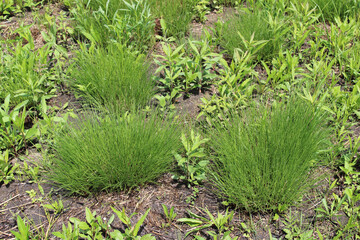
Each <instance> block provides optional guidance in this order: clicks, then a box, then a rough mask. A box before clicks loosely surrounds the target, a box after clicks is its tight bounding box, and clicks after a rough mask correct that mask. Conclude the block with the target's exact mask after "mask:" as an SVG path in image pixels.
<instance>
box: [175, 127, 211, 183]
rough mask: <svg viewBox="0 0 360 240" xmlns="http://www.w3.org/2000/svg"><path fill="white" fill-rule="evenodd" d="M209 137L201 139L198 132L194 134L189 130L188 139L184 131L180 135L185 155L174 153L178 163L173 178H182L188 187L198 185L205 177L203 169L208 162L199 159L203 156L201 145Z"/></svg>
mask: <svg viewBox="0 0 360 240" xmlns="http://www.w3.org/2000/svg"><path fill="white" fill-rule="evenodd" d="M207 141H209V139H207V138H205V139H201V136H200V134H195V132H194V131H193V130H191V134H190V138H189V139H188V138H187V137H186V135H185V133H182V135H181V142H182V144H183V147H184V148H185V154H184V155H185V156H184V157H183V156H181V155H180V154H178V153H177V154H175V159H176V161H177V165H178V168H179V169H178V170H179V172H178V173H175V174H174V176H173V178H174V179H180V180H184V181H186V182H187V183H188V187H189V188H190V187H191V186H192V185H198V184H199V183H200V182H201V181H203V180H205V179H206V175H205V169H206V166H207V165H208V164H209V161H208V160H201V161H200V160H199V159H201V158H204V157H205V156H206V154H205V153H204V148H202V147H201V145H203V144H205V143H206V142H207Z"/></svg>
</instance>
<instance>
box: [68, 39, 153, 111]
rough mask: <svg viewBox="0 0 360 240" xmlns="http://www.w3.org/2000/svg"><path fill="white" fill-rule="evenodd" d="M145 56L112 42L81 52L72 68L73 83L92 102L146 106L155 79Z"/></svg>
mask: <svg viewBox="0 0 360 240" xmlns="http://www.w3.org/2000/svg"><path fill="white" fill-rule="evenodd" d="M148 71H149V65H148V64H147V63H146V60H145V56H143V55H139V56H137V55H135V54H132V53H131V52H129V51H128V50H127V49H125V48H124V47H121V46H120V47H119V46H115V45H110V46H108V47H107V48H98V49H94V50H93V51H92V50H90V51H87V50H82V51H80V52H79V54H78V57H77V60H76V63H75V68H74V69H72V71H71V76H72V78H73V79H74V82H73V83H72V85H73V86H74V87H76V88H77V89H78V90H79V93H80V95H81V96H83V97H84V98H85V99H86V101H87V102H88V103H90V104H93V105H97V106H101V107H105V108H106V109H108V110H109V111H123V110H129V109H130V108H131V107H133V106H135V107H143V106H145V105H146V103H147V102H148V101H149V100H150V98H151V97H152V96H153V90H154V82H153V81H152V80H150V79H151V78H150V77H149V74H148Z"/></svg>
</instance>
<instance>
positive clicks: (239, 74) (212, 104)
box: [198, 51, 260, 125]
mask: <svg viewBox="0 0 360 240" xmlns="http://www.w3.org/2000/svg"><path fill="white" fill-rule="evenodd" d="M252 56H253V55H252V54H250V53H245V54H240V53H239V51H236V52H235V54H234V58H233V60H232V61H231V63H230V64H228V63H227V62H226V61H225V59H220V60H219V63H218V64H219V65H220V66H221V69H220V70H219V81H216V82H215V86H216V88H217V91H218V93H217V94H213V95H212V96H211V97H204V98H201V101H202V102H203V104H202V105H200V108H201V112H200V114H199V115H198V118H200V117H203V116H204V117H205V120H206V122H207V123H208V124H209V125H211V122H212V121H214V120H220V121H222V120H224V119H227V118H228V115H229V113H230V112H232V113H234V112H235V111H240V110H241V109H243V108H244V107H246V106H248V105H249V101H250V100H251V98H252V96H253V93H254V92H255V90H256V89H255V88H256V87H257V86H256V85H255V84H254V83H253V82H254V78H255V76H256V72H255V71H254V66H253V63H252V61H251V58H252ZM259 90H260V89H259Z"/></svg>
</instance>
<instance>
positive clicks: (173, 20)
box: [150, 0, 195, 39]
mask: <svg viewBox="0 0 360 240" xmlns="http://www.w3.org/2000/svg"><path fill="white" fill-rule="evenodd" d="M150 2H152V5H151V6H152V9H153V12H154V15H155V16H156V17H158V18H161V19H162V20H163V21H164V22H165V24H166V36H167V37H174V38H175V39H181V38H182V37H185V36H186V35H187V33H188V30H189V28H190V23H191V20H192V19H193V15H194V13H193V9H194V6H195V4H194V1H193V0H168V1H163V0H150ZM163 33H164V29H163Z"/></svg>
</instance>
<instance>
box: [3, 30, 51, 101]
mask: <svg viewBox="0 0 360 240" xmlns="http://www.w3.org/2000/svg"><path fill="white" fill-rule="evenodd" d="M30 27H31V25H28V26H21V27H20V28H18V29H17V30H16V31H15V33H18V34H19V35H20V38H19V41H15V43H9V42H5V43H4V44H1V46H0V58H1V65H0V78H1V85H0V100H3V99H5V97H6V96H7V95H9V94H11V95H12V96H14V98H13V101H12V104H18V103H20V102H21V101H23V100H29V105H30V107H32V106H36V105H37V104H38V103H39V102H40V100H41V98H45V99H49V98H51V97H53V94H54V92H55V91H56V89H55V81H54V80H55V79H56V77H55V76H56V71H55V70H54V69H51V68H49V61H48V58H49V57H50V56H51V54H52V53H53V51H52V50H51V48H50V47H49V46H47V45H45V46H43V47H41V48H37V49H35V43H34V39H33V37H32V35H31V32H30ZM23 42H27V44H25V45H23Z"/></svg>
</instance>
